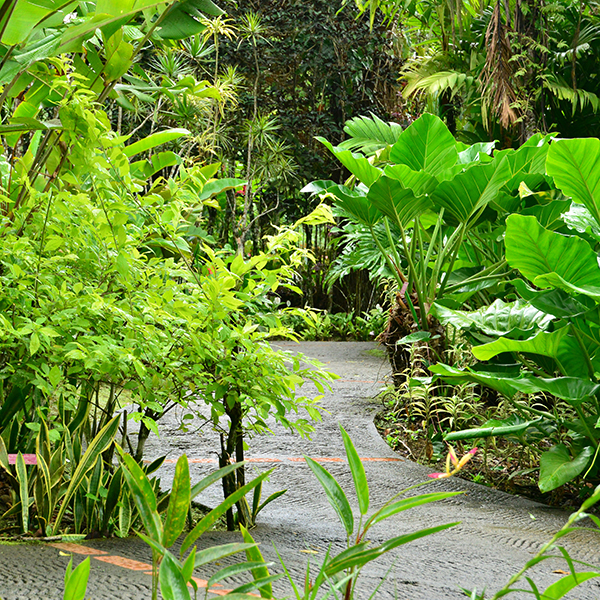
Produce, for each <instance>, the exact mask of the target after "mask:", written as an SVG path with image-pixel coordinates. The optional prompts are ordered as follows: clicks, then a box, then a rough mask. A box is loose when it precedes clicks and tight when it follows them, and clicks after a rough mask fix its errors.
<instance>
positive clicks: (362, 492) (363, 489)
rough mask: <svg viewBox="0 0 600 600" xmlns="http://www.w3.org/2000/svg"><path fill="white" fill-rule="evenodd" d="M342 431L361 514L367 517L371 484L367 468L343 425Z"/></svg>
mask: <svg viewBox="0 0 600 600" xmlns="http://www.w3.org/2000/svg"><path fill="white" fill-rule="evenodd" d="M340 431H341V432H342V439H343V441H344V448H345V450H346V457H347V458H348V464H349V465H350V472H351V473H352V480H353V481H354V489H355V490H356V497H357V498H358V507H359V509H360V514H361V515H366V514H367V511H368V510H369V484H368V483H367V476H366V474H365V467H364V465H363V463H362V461H361V460H360V457H359V456H358V452H357V451H356V448H355V447H354V444H353V443H352V440H351V439H350V436H349V435H348V434H347V433H346V430H345V429H344V428H343V427H342V426H341V425H340Z"/></svg>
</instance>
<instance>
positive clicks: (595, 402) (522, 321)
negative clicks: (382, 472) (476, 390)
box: [432, 139, 600, 492]
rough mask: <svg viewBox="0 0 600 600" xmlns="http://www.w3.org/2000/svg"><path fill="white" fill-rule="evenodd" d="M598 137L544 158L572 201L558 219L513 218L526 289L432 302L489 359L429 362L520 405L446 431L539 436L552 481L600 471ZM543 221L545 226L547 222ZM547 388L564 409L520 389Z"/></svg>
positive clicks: (543, 471) (510, 256)
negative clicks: (451, 303)
mask: <svg viewBox="0 0 600 600" xmlns="http://www.w3.org/2000/svg"><path fill="white" fill-rule="evenodd" d="M598 152H600V140H597V139H575V140H557V141H554V142H553V143H552V145H551V146H550V149H549V151H548V156H547V159H546V170H547V174H548V175H549V176H550V177H552V178H553V180H554V183H555V184H556V187H557V188H558V190H559V191H560V192H561V193H562V200H559V202H562V201H564V199H565V198H566V199H569V198H570V200H568V202H569V204H570V207H568V208H567V209H566V210H565V212H564V213H563V214H562V216H560V215H559V218H558V220H553V222H552V224H548V223H544V222H543V221H542V219H540V217H539V215H538V216H537V217H536V216H532V215H524V214H512V215H510V216H509V217H508V218H507V220H506V223H507V227H506V235H505V245H506V260H507V262H508V264H509V265H510V267H512V268H513V269H515V270H516V271H517V272H518V274H519V275H520V278H518V279H515V280H514V281H513V282H512V283H513V284H514V287H515V289H516V290H517V292H518V294H519V296H520V298H519V299H518V300H516V301H515V302H511V303H503V302H501V301H496V302H495V303H494V304H493V305H492V306H490V307H489V308H488V309H487V310H485V311H479V312H475V313H473V312H471V313H469V312H463V311H452V310H448V309H447V308H444V307H439V306H438V307H436V309H435V310H436V314H437V315H438V318H440V319H442V320H443V321H444V322H445V323H450V324H454V325H455V326H457V327H460V328H461V329H463V331H464V332H465V333H466V334H467V335H468V336H470V337H471V340H472V341H473V342H474V343H475V344H476V345H475V346H474V347H473V355H474V356H475V358H477V359H479V360H480V361H485V362H484V363H483V364H479V365H477V367H476V368H473V369H465V370H458V369H453V368H451V367H448V366H444V365H437V366H435V367H432V371H433V372H434V375H435V376H436V377H440V378H443V379H445V380H446V381H452V382H464V381H475V382H478V383H481V384H483V385H486V386H489V387H492V388H494V389H496V390H497V391H498V392H500V393H501V394H503V395H504V396H505V397H506V398H507V399H508V400H509V401H510V402H511V403H512V406H513V408H514V416H513V417H511V419H509V420H507V421H505V422H490V423H484V424H483V425H482V427H480V428H478V429H475V430H470V431H463V432H454V433H451V434H449V435H448V436H446V439H467V438H477V437H487V436H493V435H527V434H530V435H536V436H537V437H538V438H539V437H543V438H548V439H549V440H550V441H551V442H552V447H551V448H550V449H549V450H547V451H545V452H543V453H542V455H541V458H540V474H539V487H540V489H541V490H542V491H543V492H547V491H550V490H553V489H555V488H557V487H559V486H561V485H563V484H565V483H567V482H570V481H572V480H574V479H577V478H584V479H588V480H591V481H595V480H597V478H598V476H599V473H600V471H599V467H600V463H599V461H598V453H599V451H598V450H599V447H600V429H599V428H598V425H599V422H600V421H599V420H600V405H599V392H600V385H599V381H598V373H600V268H599V266H598V260H597V252H598V248H599V247H600V245H599V242H600V236H598V231H599V228H598V226H599V223H600V210H599V208H600V193H599V192H598V188H599V183H600V169H599V168H598V166H597V164H596V161H595V158H594V157H595V156H596V155H597V153H598ZM571 202H572V204H571ZM544 225H545V226H544ZM539 392H542V393H545V394H549V395H551V396H552V397H554V398H557V399H560V400H562V401H564V402H565V403H566V405H567V407H568V408H567V409H563V410H553V409H552V407H551V405H550V408H548V409H547V410H543V409H541V408H540V407H539V406H538V407H534V406H531V405H530V404H529V403H528V402H526V401H524V400H523V397H522V394H532V393H539Z"/></svg>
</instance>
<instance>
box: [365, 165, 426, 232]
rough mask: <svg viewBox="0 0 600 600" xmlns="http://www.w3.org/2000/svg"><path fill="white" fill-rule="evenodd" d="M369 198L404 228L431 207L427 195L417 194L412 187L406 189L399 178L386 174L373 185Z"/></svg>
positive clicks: (378, 208) (377, 207)
mask: <svg viewBox="0 0 600 600" xmlns="http://www.w3.org/2000/svg"><path fill="white" fill-rule="evenodd" d="M367 200H368V201H370V202H371V204H372V205H373V206H374V207H375V208H376V209H377V210H379V211H381V212H382V213H383V214H384V215H385V216H386V217H388V218H389V219H391V220H392V221H393V222H394V223H396V224H397V225H398V226H399V227H401V228H403V229H405V228H406V227H408V225H409V224H410V223H411V221H413V219H414V218H415V217H418V216H419V215H420V214H421V213H423V212H425V211H426V210H428V209H429V208H431V202H430V200H429V198H428V197H427V196H415V193H414V192H413V191H412V190H411V189H406V188H405V187H403V186H402V184H401V183H400V182H399V181H398V180H396V179H392V178H390V177H387V176H385V175H384V176H383V177H381V178H380V179H379V180H377V181H376V182H375V183H374V184H373V185H372V186H371V189H370V190H369V193H368V194H367Z"/></svg>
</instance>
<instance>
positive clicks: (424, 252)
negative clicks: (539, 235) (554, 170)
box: [305, 113, 554, 374]
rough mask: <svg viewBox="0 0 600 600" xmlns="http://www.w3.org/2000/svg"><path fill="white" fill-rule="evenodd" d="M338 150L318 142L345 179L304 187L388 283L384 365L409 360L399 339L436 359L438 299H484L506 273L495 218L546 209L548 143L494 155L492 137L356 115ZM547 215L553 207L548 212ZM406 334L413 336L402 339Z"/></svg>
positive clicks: (432, 120)
mask: <svg viewBox="0 0 600 600" xmlns="http://www.w3.org/2000/svg"><path fill="white" fill-rule="evenodd" d="M345 131H346V133H347V134H348V136H349V137H348V139H347V140H345V141H344V142H343V143H342V144H340V145H339V146H332V145H331V144H330V143H329V142H328V141H327V140H325V139H322V138H321V141H322V142H323V143H324V144H325V145H326V146H327V148H328V149H329V150H330V151H331V152H332V153H333V154H334V155H335V157H336V158H337V159H338V160H339V161H340V163H341V164H342V165H343V166H344V167H345V168H346V169H347V170H348V171H349V172H350V178H349V179H348V180H347V181H346V182H345V183H344V184H343V185H340V184H335V183H334V182H332V181H316V182H313V183H312V184H310V185H309V186H307V187H306V188H305V191H306V192H311V193H314V194H319V195H321V197H324V198H328V199H331V200H332V201H333V202H334V204H335V206H336V207H337V208H338V209H339V211H340V212H339V217H340V218H341V219H345V220H348V221H349V222H350V223H351V225H352V231H351V236H350V237H349V238H348V242H349V244H351V246H350V251H349V252H346V253H345V254H343V255H342V256H343V260H345V261H346V262H348V261H349V260H350V258H349V256H350V254H352V252H353V251H356V252H360V253H361V257H362V258H361V259H360V261H357V262H356V264H355V268H362V267H363V266H364V264H365V262H368V261H367V260H366V259H365V256H366V254H367V253H368V252H370V254H371V256H372V258H371V264H372V265H373V267H372V268H371V273H372V275H373V276H374V277H377V278H380V277H386V278H389V279H391V280H392V281H393V282H394V283H395V303H394V305H393V307H392V309H391V311H390V318H389V322H388V327H387V329H386V331H385V332H384V333H383V334H382V335H381V336H380V338H379V339H380V340H381V341H382V342H383V343H384V344H386V346H387V348H388V352H389V354H390V359H391V362H392V369H393V370H394V372H395V373H397V374H400V373H402V372H403V371H404V369H405V368H406V367H408V366H409V364H410V363H409V359H410V352H409V351H408V349H407V347H406V345H405V344H404V343H400V344H398V342H410V343H423V342H426V343H427V350H426V354H427V356H426V358H427V361H428V362H429V363H434V362H437V361H438V360H439V359H440V357H441V355H442V353H443V351H444V349H445V333H444V329H443V327H441V326H440V324H439V322H438V321H437V319H436V318H435V315H434V314H433V313H432V312H431V307H432V305H433V303H434V302H435V301H436V300H437V301H440V302H442V303H444V304H450V305H452V306H454V307H455V308H456V307H459V306H461V305H462V304H464V303H465V302H466V301H467V300H469V301H470V302H474V303H476V304H478V305H480V304H483V305H486V304H488V303H489V302H490V296H489V294H490V293H495V292H497V291H498V283H499V282H500V281H501V280H503V279H504V278H505V277H506V273H507V271H508V267H507V263H506V260H505V258H504V256H503V245H502V232H503V229H504V224H503V218H504V216H505V215H506V214H507V213H509V212H521V211H528V212H531V213H533V214H540V213H544V218H545V219H546V218H550V217H551V215H550V214H548V215H546V213H551V212H552V211H549V210H548V207H546V206H545V205H544V203H545V202H546V201H547V200H546V199H545V197H542V196H539V195H536V194H535V193H534V192H533V191H532V193H531V194H529V195H528V199H527V201H525V200H524V197H525V194H524V193H523V189H524V188H521V187H520V186H522V185H525V186H526V189H530V190H537V188H538V187H540V188H542V189H544V188H545V186H547V182H546V180H545V178H544V174H545V173H544V161H545V156H546V153H547V152H548V139H547V138H544V137H542V136H540V135H537V136H534V137H533V138H531V139H530V140H529V141H528V142H527V143H526V144H524V145H523V146H522V147H521V148H519V149H518V150H513V149H508V150H501V151H494V147H495V143H494V142H490V143H476V144H473V145H470V146H467V145H465V144H462V143H459V142H457V141H456V140H455V139H454V137H453V136H452V134H451V133H450V131H449V130H448V128H447V127H446V125H444V123H443V122H442V121H441V120H440V119H439V118H437V117H435V116H434V115H431V114H427V113H426V114H424V115H422V116H421V117H419V119H417V120H415V121H414V123H412V124H411V125H410V126H409V127H407V128H406V129H405V130H402V129H401V128H400V127H399V126H398V125H396V124H393V123H391V124H386V123H384V122H383V121H381V120H380V119H378V118H376V117H374V116H373V117H371V118H368V117H358V118H355V119H353V120H351V121H349V122H348V123H347V125H346V128H345ZM552 214H554V213H552ZM359 263H360V264H359ZM409 336H411V337H409Z"/></svg>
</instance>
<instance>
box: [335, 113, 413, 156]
mask: <svg viewBox="0 0 600 600" xmlns="http://www.w3.org/2000/svg"><path fill="white" fill-rule="evenodd" d="M344 132H345V133H346V134H348V135H349V136H350V137H349V138H348V139H346V140H344V141H343V142H342V143H341V144H340V145H339V146H338V148H341V149H342V150H360V151H361V152H362V153H363V154H365V155H367V156H369V155H371V154H375V153H376V152H377V151H378V150H381V149H382V148H385V147H386V146H389V145H392V144H395V143H396V142H397V141H398V138H399V137H400V134H401V133H402V127H401V126H400V125H398V124H397V123H385V122H384V121H382V120H381V119H380V118H379V117H378V116H377V115H374V114H373V113H371V116H370V117H364V116H362V117H354V118H353V119H350V120H349V121H346V124H345V125H344Z"/></svg>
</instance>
